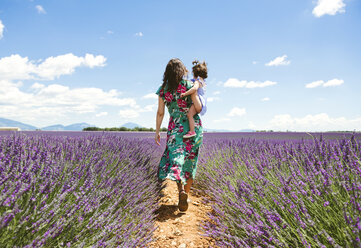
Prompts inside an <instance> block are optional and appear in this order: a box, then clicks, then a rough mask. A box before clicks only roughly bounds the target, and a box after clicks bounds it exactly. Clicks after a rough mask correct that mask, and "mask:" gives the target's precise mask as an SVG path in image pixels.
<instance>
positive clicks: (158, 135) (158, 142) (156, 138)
mask: <svg viewBox="0 0 361 248" xmlns="http://www.w3.org/2000/svg"><path fill="white" fill-rule="evenodd" d="M154 140H155V143H156V144H157V145H158V146H160V133H159V132H156V133H155V138H154Z"/></svg>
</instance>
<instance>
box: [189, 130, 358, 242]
mask: <svg viewBox="0 0 361 248" xmlns="http://www.w3.org/2000/svg"><path fill="white" fill-rule="evenodd" d="M359 138H360V137H356V139H355V138H354V137H351V138H348V139H342V140H337V139H334V140H324V139H323V138H322V136H321V139H320V140H319V139H315V140H297V139H294V140H292V139H283V140H282V139H281V140H275V139H252V138H241V139H232V138H231V137H229V138H227V139H220V138H218V137H215V138H211V137H208V139H207V138H206V139H205V143H204V147H203V151H202V155H203V156H202V158H201V161H200V164H199V170H198V173H199V174H198V175H197V179H196V182H197V185H198V186H197V187H198V188H200V189H201V190H203V191H204V192H205V193H206V194H207V195H209V196H210V198H211V199H212V201H211V202H212V206H213V212H212V213H211V214H210V222H209V223H207V224H205V230H206V234H207V235H208V236H211V237H213V238H214V239H216V240H217V241H218V245H219V246H220V247H225V246H226V247H360V246H361V242H360V239H361V199H360V198H361V141H360V140H359ZM210 158H211V159H210Z"/></svg>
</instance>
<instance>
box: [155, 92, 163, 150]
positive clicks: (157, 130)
mask: <svg viewBox="0 0 361 248" xmlns="http://www.w3.org/2000/svg"><path fill="white" fill-rule="evenodd" d="M164 108H165V104H164V101H163V99H162V98H161V97H160V96H159V97H158V110H157V115H156V118H155V119H156V121H155V143H156V144H157V145H160V126H161V125H162V121H163V117H164Z"/></svg>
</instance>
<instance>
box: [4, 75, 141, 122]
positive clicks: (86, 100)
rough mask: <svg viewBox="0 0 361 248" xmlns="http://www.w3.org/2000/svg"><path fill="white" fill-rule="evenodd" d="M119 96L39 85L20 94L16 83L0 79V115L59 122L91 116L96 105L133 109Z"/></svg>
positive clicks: (131, 102)
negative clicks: (76, 116) (73, 117)
mask: <svg viewBox="0 0 361 248" xmlns="http://www.w3.org/2000/svg"><path fill="white" fill-rule="evenodd" d="M119 95H120V93H119V92H117V91H116V90H110V91H104V90H102V89H99V88H69V87H68V86H64V85H60V84H51V85H48V86H45V85H42V84H39V83H34V84H33V85H32V86H31V87H30V91H23V90H21V84H19V83H18V84H15V83H13V82H11V81H9V80H0V105H1V108H0V116H3V117H8V118H10V119H11V118H16V119H19V118H20V119H22V120H23V121H33V120H37V119H39V118H43V119H45V120H49V119H52V121H55V120H59V121H62V117H64V116H69V115H72V114H84V113H94V112H95V111H96V110H97V109H98V108H99V107H100V106H117V107H121V106H127V107H129V108H133V107H136V106H137V105H136V101H135V100H134V99H133V98H119ZM53 119H54V120H53Z"/></svg>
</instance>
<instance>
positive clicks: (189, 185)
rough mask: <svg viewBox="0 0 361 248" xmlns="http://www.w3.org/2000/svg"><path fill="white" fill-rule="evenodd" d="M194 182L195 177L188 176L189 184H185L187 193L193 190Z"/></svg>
mask: <svg viewBox="0 0 361 248" xmlns="http://www.w3.org/2000/svg"><path fill="white" fill-rule="evenodd" d="M192 183H193V178H188V180H187V184H186V185H184V191H185V192H186V193H187V194H189V191H190V190H191V187H192Z"/></svg>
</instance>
